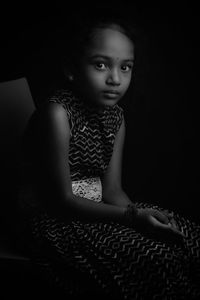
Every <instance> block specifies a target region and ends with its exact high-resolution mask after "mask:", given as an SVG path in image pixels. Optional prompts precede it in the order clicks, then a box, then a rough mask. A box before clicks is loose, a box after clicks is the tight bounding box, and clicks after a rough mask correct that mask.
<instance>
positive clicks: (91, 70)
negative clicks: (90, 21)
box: [77, 26, 134, 107]
mask: <svg viewBox="0 0 200 300" xmlns="http://www.w3.org/2000/svg"><path fill="white" fill-rule="evenodd" d="M133 54H134V48H133V42H132V41H131V40H130V39H129V38H128V37H127V36H126V35H125V34H124V33H122V32H121V31H120V30H119V29H118V28H117V27H116V26H115V27H108V28H97V29H95V31H94V34H93V37H92V39H91V41H90V43H89V45H88V46H87V48H86V50H85V53H84V55H83V58H82V59H81V63H80V69H79V74H77V76H78V78H77V79H78V86H79V89H80V91H81V92H82V93H83V94H84V96H85V97H86V98H87V99H88V100H89V101H92V103H93V104H95V105H97V106H99V107H101V106H104V105H110V106H113V105H115V104H116V103H117V102H118V101H119V100H120V99H121V98H122V97H123V95H124V94H125V92H126V91H127V89H128V87H129V84H130V81H131V75H132V68H133V59H134V57H133Z"/></svg>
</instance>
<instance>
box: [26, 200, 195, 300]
mask: <svg viewBox="0 0 200 300" xmlns="http://www.w3.org/2000/svg"><path fill="white" fill-rule="evenodd" d="M136 205H137V207H138V208H139V207H142V208H144V207H148V208H157V209H159V210H162V209H161V208H159V207H157V206H153V205H150V204H148V205H147V204H145V203H144V204H142V203H137V204H136ZM175 220H176V222H177V225H178V227H179V229H181V230H182V232H184V234H185V236H186V240H185V247H184V248H183V247H179V246H177V245H170V244H169V245H168V244H167V243H163V242H160V241H155V240H153V239H149V238H146V237H145V236H143V235H141V234H140V233H138V232H136V231H135V230H133V229H132V228H127V227H125V226H122V225H119V224H113V223H111V224H103V223H93V224H91V223H88V224H84V223H81V222H72V223H70V224H67V225H66V223H63V222H58V220H57V219H55V218H50V217H49V216H48V215H47V214H44V215H40V216H37V217H35V218H34V219H33V220H32V230H33V234H34V236H35V239H36V240H42V243H43V247H44V249H45V248H47V247H46V246H47V245H48V247H49V249H51V251H50V252H49V253H54V255H53V257H52V256H51V257H49V259H48V258H47V257H46V254H47V253H46V252H45V258H43V260H42V261H43V263H44V262H46V265H48V270H46V271H48V276H50V274H51V277H50V278H49V280H51V281H52V283H56V286H58V287H60V288H62V289H63V290H66V291H67V292H68V293H71V294H73V295H76V296H81V295H88V294H91V293H92V291H95V292H97V291H98V289H99V290H100V289H102V290H103V291H104V293H105V295H106V296H108V299H116V300H117V299H127V300H132V299H140V300H143V299H144V300H147V299H148V300H150V299H162V300H171V299H176V300H179V299H184V300H185V299H196V300H197V299H200V287H199V283H200V260H199V258H200V226H197V225H196V224H195V223H192V222H190V221H189V220H187V219H185V218H183V217H180V216H179V215H176V216H175ZM40 247H41V244H40ZM40 261H41V257H40ZM69 270H70V271H69Z"/></svg>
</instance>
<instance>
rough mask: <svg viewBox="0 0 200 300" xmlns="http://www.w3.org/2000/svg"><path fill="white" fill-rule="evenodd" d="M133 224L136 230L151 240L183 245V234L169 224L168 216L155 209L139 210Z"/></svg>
mask: <svg viewBox="0 0 200 300" xmlns="http://www.w3.org/2000/svg"><path fill="white" fill-rule="evenodd" d="M133 224H134V228H135V229H136V230H138V231H139V232H141V233H143V234H145V235H147V236H148V237H150V238H156V239H159V240H161V241H164V242H172V243H182V242H183V239H184V235H183V233H182V232H180V231H179V230H178V229H177V227H176V226H174V225H173V224H172V223H169V220H168V218H167V216H166V214H164V213H163V214H162V213H161V212H160V211H158V210H155V209H148V208H147V209H145V208H139V209H137V214H135V216H134V222H133Z"/></svg>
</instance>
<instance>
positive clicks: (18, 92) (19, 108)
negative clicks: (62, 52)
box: [0, 77, 36, 299]
mask: <svg viewBox="0 0 200 300" xmlns="http://www.w3.org/2000/svg"><path fill="white" fill-rule="evenodd" d="M35 109H36V107H35V103H34V101H33V98H32V95H31V92H30V89H29V85H28V82H27V80H26V78H24V77H22V78H19V79H15V80H10V81H6V82H1V83H0V137H1V146H0V175H1V181H0V182H1V189H0V192H1V206H0V270H1V272H0V274H1V288H3V289H5V292H6V294H7V298H6V299H8V298H9V295H10V293H12V292H13V290H12V288H14V289H15V292H16V289H19V291H20V295H22V291H23V290H24V283H25V282H26V284H27V283H28V281H26V280H25V278H26V277H29V278H30V274H32V271H33V266H32V263H31V260H30V259H29V257H28V255H26V253H25V252H24V251H23V249H19V247H18V245H17V235H16V224H17V222H18V221H19V220H18V215H17V202H16V198H17V197H16V191H17V185H18V164H19V163H20V155H19V154H20V148H19V146H20V138H21V136H22V134H23V132H24V130H25V128H26V125H27V122H28V120H29V118H30V116H31V115H32V113H33V112H34V110H35Z"/></svg>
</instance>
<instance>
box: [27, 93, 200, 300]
mask: <svg viewBox="0 0 200 300" xmlns="http://www.w3.org/2000/svg"><path fill="white" fill-rule="evenodd" d="M49 101H50V102H56V103H60V104H61V105H62V106H63V107H64V108H65V110H66V114H67V116H68V119H69V124H70V131H71V137H70V148H69V166H70V174H71V179H72V190H73V193H74V194H77V195H79V196H81V197H86V198H88V199H90V200H91V201H103V200H102V187H101V178H102V176H103V174H104V172H105V171H106V168H107V166H108V164H109V161H110V158H111V156H112V151H113V145H114V140H115V136H116V133H117V132H118V130H119V128H120V125H121V123H122V119H123V111H122V109H121V108H120V107H119V106H118V105H115V106H114V107H107V106H106V107H105V109H104V111H103V112H101V113H97V112H96V111H95V110H94V109H93V108H92V107H90V106H88V105H85V104H84V103H83V102H82V101H80V100H79V99H78V98H77V97H75V96H73V95H72V93H71V92H69V91H65V90H62V91H59V92H58V93H57V94H56V95H55V96H53V97H51V98H50V99H49ZM136 205H137V207H142V208H144V207H149V208H156V209H159V210H161V211H162V208H159V207H157V206H153V205H150V204H145V203H136ZM175 220H176V222H177V225H178V227H179V229H180V230H181V231H182V232H183V233H184V234H185V236H186V238H185V241H184V245H183V246H180V245H175V244H173V245H172V244H167V243H164V242H161V241H156V240H153V239H150V238H147V237H145V236H143V235H142V234H141V233H139V232H137V231H135V230H134V229H132V228H128V227H126V226H123V225H120V224H116V223H109V224H105V223H99V222H96V223H82V222H80V221H71V222H63V221H60V220H59V219H57V218H56V217H52V216H50V215H49V214H48V213H47V212H45V211H41V212H38V213H36V212H35V213H34V214H33V215H32V216H31V217H30V218H29V225H30V229H31V234H32V236H33V240H32V244H31V245H32V246H33V245H34V246H33V249H34V255H35V259H36V260H41V261H43V263H44V265H45V266H46V271H47V274H48V276H49V279H50V280H52V282H53V283H55V284H56V286H59V287H60V288H61V289H63V290H64V291H66V292H67V294H69V293H72V294H73V295H84V294H86V295H89V294H91V295H93V294H95V293H96V295H97V294H99V295H104V296H108V299H116V300H117V299H126V300H133V299H141V300H143V299H148V300H150V299H163V300H164V299H166V300H168V299H200V287H199V284H200V226H198V225H197V224H195V223H194V222H191V221H189V220H187V219H185V218H183V217H181V216H179V215H175ZM102 297H103V296H102Z"/></svg>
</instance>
